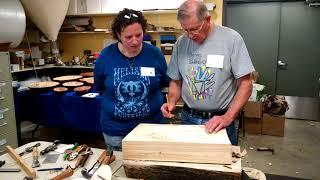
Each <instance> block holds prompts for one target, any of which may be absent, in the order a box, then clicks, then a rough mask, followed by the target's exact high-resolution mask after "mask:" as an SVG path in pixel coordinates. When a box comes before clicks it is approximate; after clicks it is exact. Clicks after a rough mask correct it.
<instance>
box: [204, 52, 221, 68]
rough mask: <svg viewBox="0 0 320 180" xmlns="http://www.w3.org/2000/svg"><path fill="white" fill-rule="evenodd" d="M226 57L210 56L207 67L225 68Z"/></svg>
mask: <svg viewBox="0 0 320 180" xmlns="http://www.w3.org/2000/svg"><path fill="white" fill-rule="evenodd" d="M223 60H224V55H213V54H209V55H208V57H207V64H206V67H213V68H220V69H222V68H223Z"/></svg>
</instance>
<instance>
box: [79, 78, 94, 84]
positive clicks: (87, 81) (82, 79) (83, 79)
mask: <svg viewBox="0 0 320 180" xmlns="http://www.w3.org/2000/svg"><path fill="white" fill-rule="evenodd" d="M79 81H82V82H86V83H88V84H93V83H94V78H93V77H87V78H81V79H79Z"/></svg>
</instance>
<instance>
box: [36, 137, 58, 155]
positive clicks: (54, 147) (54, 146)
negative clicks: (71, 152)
mask: <svg viewBox="0 0 320 180" xmlns="http://www.w3.org/2000/svg"><path fill="white" fill-rule="evenodd" d="M60 143H61V141H60V140H55V141H54V142H53V143H52V144H51V145H49V146H48V147H46V148H45V149H44V150H42V151H41V152H40V155H41V156H43V155H45V154H48V153H49V152H50V151H54V150H56V149H57V146H58V145H59V144H60Z"/></svg>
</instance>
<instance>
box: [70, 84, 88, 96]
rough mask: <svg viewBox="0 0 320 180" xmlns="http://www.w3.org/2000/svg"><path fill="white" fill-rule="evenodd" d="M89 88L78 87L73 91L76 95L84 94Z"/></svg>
mask: <svg viewBox="0 0 320 180" xmlns="http://www.w3.org/2000/svg"><path fill="white" fill-rule="evenodd" d="M90 89H91V86H79V87H76V88H74V89H73V91H74V92H76V93H77V94H78V95H83V94H86V93H88V92H89V91H90Z"/></svg>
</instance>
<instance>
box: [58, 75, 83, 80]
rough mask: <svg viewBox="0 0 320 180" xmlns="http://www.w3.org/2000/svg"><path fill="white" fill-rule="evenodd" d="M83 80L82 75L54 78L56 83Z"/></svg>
mask: <svg viewBox="0 0 320 180" xmlns="http://www.w3.org/2000/svg"><path fill="white" fill-rule="evenodd" d="M80 78H82V76H80V75H68V76H59V77H55V78H53V80H54V81H73V80H77V79H80Z"/></svg>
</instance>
